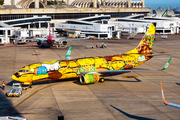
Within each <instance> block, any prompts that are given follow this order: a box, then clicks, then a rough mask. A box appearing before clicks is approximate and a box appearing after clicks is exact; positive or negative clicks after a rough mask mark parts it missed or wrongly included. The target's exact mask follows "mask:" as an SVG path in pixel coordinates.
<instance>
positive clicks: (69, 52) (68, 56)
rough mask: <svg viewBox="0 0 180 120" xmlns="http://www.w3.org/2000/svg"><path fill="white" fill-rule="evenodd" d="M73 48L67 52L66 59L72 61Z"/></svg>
mask: <svg viewBox="0 0 180 120" xmlns="http://www.w3.org/2000/svg"><path fill="white" fill-rule="evenodd" d="M71 48H72V46H70V47H69V50H68V52H67V54H66V56H65V59H72V57H71Z"/></svg>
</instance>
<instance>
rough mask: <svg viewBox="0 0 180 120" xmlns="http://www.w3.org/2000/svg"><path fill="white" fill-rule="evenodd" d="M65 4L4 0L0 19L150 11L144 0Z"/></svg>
mask: <svg viewBox="0 0 180 120" xmlns="http://www.w3.org/2000/svg"><path fill="white" fill-rule="evenodd" d="M65 2H66V4H65V5H47V0H5V1H4V5H2V6H0V21H5V20H13V19H22V18H28V17H33V16H34V15H36V16H38V17H42V16H44V15H46V16H50V17H51V19H52V22H56V21H63V20H64V21H65V20H67V19H78V18H83V17H90V16H95V14H98V15H100V14H104V15H111V17H112V18H118V17H125V16H129V15H132V14H144V15H145V16H146V15H147V14H148V13H149V12H150V11H151V9H150V8H145V5H144V0H140V1H136V2H135V1H131V0H116V1H114V0H66V1H65Z"/></svg>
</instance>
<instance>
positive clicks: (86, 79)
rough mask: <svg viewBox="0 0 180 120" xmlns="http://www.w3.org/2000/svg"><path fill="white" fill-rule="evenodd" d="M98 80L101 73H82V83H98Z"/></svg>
mask: <svg viewBox="0 0 180 120" xmlns="http://www.w3.org/2000/svg"><path fill="white" fill-rule="evenodd" d="M98 81H99V74H85V75H81V77H80V83H81V84H90V83H96V82H98Z"/></svg>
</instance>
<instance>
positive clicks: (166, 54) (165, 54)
mask: <svg viewBox="0 0 180 120" xmlns="http://www.w3.org/2000/svg"><path fill="white" fill-rule="evenodd" d="M170 54H179V52H173V53H161V54H152V55H146V56H148V57H150V56H159V55H170Z"/></svg>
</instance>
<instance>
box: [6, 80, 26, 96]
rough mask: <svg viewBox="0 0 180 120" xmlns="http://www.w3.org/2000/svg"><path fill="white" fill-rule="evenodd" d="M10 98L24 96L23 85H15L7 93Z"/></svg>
mask: <svg viewBox="0 0 180 120" xmlns="http://www.w3.org/2000/svg"><path fill="white" fill-rule="evenodd" d="M6 95H7V96H8V97H19V96H20V95H22V87H21V83H13V85H12V87H11V88H10V89H9V90H8V92H7V93H6Z"/></svg>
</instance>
